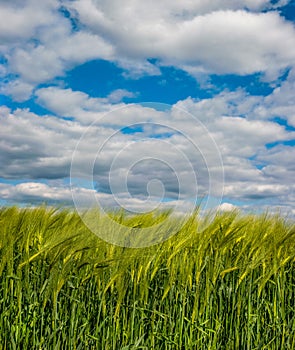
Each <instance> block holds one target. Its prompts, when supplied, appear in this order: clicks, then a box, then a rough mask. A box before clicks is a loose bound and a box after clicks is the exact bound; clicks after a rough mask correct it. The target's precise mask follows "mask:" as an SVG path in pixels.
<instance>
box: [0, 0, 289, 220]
mask: <svg viewBox="0 0 295 350" xmlns="http://www.w3.org/2000/svg"><path fill="white" fill-rule="evenodd" d="M294 95H295V2H294V0H291V1H288V0H277V1H269V0H244V1H242V0H222V1H221V0H210V1H203V0H184V1H178V0H169V1H168V0H162V1H155V0H150V1H148V2H146V1H142V0H126V1H124V2H122V1H118V0H42V2H40V1H39V0H14V1H8V0H0V119H1V121H0V123H1V124H0V125H1V126H0V205H14V204H18V205H22V206H32V205H38V204H41V203H47V204H50V205H51V204H54V205H59V206H66V205H73V204H74V205H76V206H79V207H85V206H90V205H96V204H97V205H100V206H103V207H107V208H111V207H116V208H117V207H121V208H124V209H126V210H128V211H131V212H146V211H148V210H152V209H155V208H157V207H161V206H172V207H173V208H174V209H175V210H179V211H183V210H188V209H187V208H192V207H193V206H194V205H195V204H196V203H197V204H202V206H203V207H204V208H205V209H212V208H219V209H222V210H231V209H233V208H235V207H239V208H241V209H242V210H246V211H254V212H260V211H264V210H268V211H277V210H280V211H281V212H284V213H287V214H288V215H294V214H295V194H294V187H295V186H294V180H293V179H294V175H295V98H294Z"/></svg>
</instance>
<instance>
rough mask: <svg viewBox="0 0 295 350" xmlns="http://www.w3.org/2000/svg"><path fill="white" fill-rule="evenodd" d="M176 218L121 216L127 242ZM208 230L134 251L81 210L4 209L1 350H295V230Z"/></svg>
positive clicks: (224, 217)
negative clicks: (104, 234) (109, 237)
mask: <svg viewBox="0 0 295 350" xmlns="http://www.w3.org/2000/svg"><path fill="white" fill-rule="evenodd" d="M167 215H168V214H167V213H165V212H158V213H149V214H143V215H137V216H128V215H124V214H123V213H122V212H118V213H113V216H114V218H115V219H116V220H117V221H118V222H120V223H122V224H124V225H125V227H126V230H125V231H126V235H132V232H133V231H132V230H134V228H135V227H138V226H139V225H140V226H143V227H145V226H146V227H148V226H149V225H151V223H152V222H153V220H161V219H163V218H164V219H165V222H166V224H165V225H166V230H169V225H170V226H173V225H175V222H174V219H170V218H167ZM103 220H104V218H103V215H99V213H98V215H97V222H98V223H99V224H100V229H101V230H103V229H104V221H103ZM204 220H207V221H208V218H206V217H201V216H200V215H199V214H198V212H197V211H196V212H195V213H193V214H192V215H191V216H190V217H189V218H188V220H187V221H186V222H185V224H184V225H183V226H182V227H181V229H180V230H179V232H178V233H177V234H175V235H173V236H171V237H170V238H169V239H167V240H165V241H163V242H161V243H160V244H156V245H152V246H149V247H145V248H128V247H121V246H116V245H112V244H109V243H107V242H105V241H104V240H102V239H101V238H99V237H98V236H97V235H95V234H94V233H92V232H91V231H90V230H89V229H88V228H87V227H86V226H85V225H84V223H83V221H82V220H81V218H80V216H79V215H78V214H77V213H76V212H74V211H71V210H66V209H53V208H49V207H43V206H41V207H38V208H34V209H32V208H18V207H3V208H1V209H0V350H14V349H24V350H26V349H30V350H31V349H36V350H37V349H38V350H41V349H42V350H45V349H48V350H51V349H52V350H53V349H54V350H58V349H73V350H74V349H75V350H76V349H77V350H78V349H81V350H84V349H98V350H100V349H102V350H119V349H120V350H127V349H129V350H131V349H148V350H150V349H155V350H162V349H163V350H164V349H165V350H166V349H197V350H198V349H200V350H203V349H204V350H208V349H211V350H215V349H220V350H221V349H232V350H237V349H241V350H243V349H245V350H246V349H247V350H255V349H261V350H262V349H265V350H268V349H273V350H280V349H283V350H287V349H289V350H293V349H295V336H294V334H295V270H294V267H295V224H294V221H292V220H289V219H287V218H286V217H283V216H280V215H279V214H278V215H270V214H267V213H265V214H260V215H254V214H253V215H252V214H241V213H239V212H238V211H232V212H226V213H216V214H215V215H214V218H213V219H212V220H210V221H208V222H207V225H205V226H204V229H202V230H199V227H201V225H202V223H204ZM166 233H167V232H165V230H164V229H163V232H161V230H159V232H158V234H159V236H161V235H163V237H165V235H166Z"/></svg>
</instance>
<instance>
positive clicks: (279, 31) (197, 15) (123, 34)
mask: <svg viewBox="0 0 295 350" xmlns="http://www.w3.org/2000/svg"><path fill="white" fill-rule="evenodd" d="M68 6H69V7H71V8H74V9H75V10H76V12H77V14H78V18H79V20H80V21H81V22H82V23H83V24H84V25H86V26H88V28H89V30H91V31H92V32H93V33H96V34H98V35H103V36H104V37H106V38H108V40H109V41H110V42H111V43H112V45H113V47H114V48H115V49H116V52H117V57H120V58H123V59H128V58H129V59H133V60H135V59H137V60H140V61H143V60H144V59H146V58H151V57H152V58H157V59H159V60H160V61H161V62H162V63H161V64H163V65H166V64H167V65H175V66H178V67H180V68H183V69H185V70H187V71H188V72H190V73H192V74H194V75H196V74H200V73H208V74H209V73H217V74H226V73H237V74H242V75H243V74H252V73H255V72H265V73H266V74H267V76H268V78H269V79H274V78H276V77H277V76H278V74H279V73H280V71H281V70H282V69H285V68H286V67H288V66H289V65H293V64H294V61H295V49H294V47H295V30H294V26H293V25H292V24H291V23H288V22H287V21H285V20H284V19H283V18H282V17H280V16H279V14H278V13H276V12H267V13H259V12H249V10H250V11H258V10H262V9H266V8H269V7H270V6H271V5H270V2H269V1H259V2H257V1H246V2H245V1H241V2H239V1H212V2H210V3H209V2H200V1H197V2H192V1H186V2H181V3H179V2H176V1H169V2H166V1H165V2H159V1H157V2H156V1H151V2H149V3H148V4H147V3H145V4H144V5H143V3H142V2H140V1H132V2H131V1H129V2H128V6H127V5H126V4H125V6H124V7H123V8H122V6H120V4H119V3H118V2H117V1H101V2H99V4H98V3H96V2H95V1H91V0H87V1H84V0H83V1H81V0H76V1H73V2H68ZM245 8H247V9H248V11H245ZM120 58H119V59H118V60H119V61H120ZM217 58H218V59H217Z"/></svg>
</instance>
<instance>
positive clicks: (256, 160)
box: [0, 87, 295, 207]
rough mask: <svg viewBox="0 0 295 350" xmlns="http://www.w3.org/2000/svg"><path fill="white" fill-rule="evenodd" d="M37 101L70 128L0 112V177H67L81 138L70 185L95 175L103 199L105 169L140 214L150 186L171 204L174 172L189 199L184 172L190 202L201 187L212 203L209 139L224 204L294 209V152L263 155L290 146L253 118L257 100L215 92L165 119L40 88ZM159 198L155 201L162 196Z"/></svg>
mask: <svg viewBox="0 0 295 350" xmlns="http://www.w3.org/2000/svg"><path fill="white" fill-rule="evenodd" d="M36 94H37V97H38V101H39V102H40V103H42V105H43V106H44V107H46V108H47V109H49V110H52V111H54V112H55V113H57V114H58V115H60V116H64V115H66V116H72V117H73V118H74V119H73V121H66V120H62V119H60V118H57V117H53V116H42V117H40V116H38V115H36V114H33V113H30V112H29V111H27V110H16V111H15V112H12V111H10V110H9V109H7V108H2V109H1V111H2V112H1V115H2V117H1V132H0V133H1V142H0V154H1V164H2V168H1V174H0V176H1V177H4V178H11V179H19V180H21V179H23V178H26V179H32V180H34V181H36V180H38V179H43V178H47V179H65V178H68V177H69V175H70V164H71V160H72V156H73V152H74V150H75V147H76V146H77V142H78V141H79V139H80V137H81V136H82V135H83V134H84V139H81V142H82V143H81V142H80V144H79V147H78V149H77V150H76V153H75V154H76V158H75V159H76V173H75V175H77V176H76V177H77V181H78V178H79V177H81V178H82V179H83V178H84V179H85V181H90V182H92V181H93V179H92V174H93V166H94V174H95V176H94V181H95V186H97V189H98V191H100V192H101V191H102V192H103V193H104V194H105V195H107V194H108V193H109V192H110V191H111V188H110V177H109V175H110V169H111V168H110V167H111V165H112V163H113V168H112V172H111V174H112V181H113V184H112V186H114V187H113V188H115V192H117V193H116V194H117V195H118V196H121V197H120V198H121V201H123V202H124V203H129V204H128V205H130V206H132V205H133V204H134V205H135V202H136V201H138V200H139V201H143V202H142V205H143V203H144V200H146V199H147V194H148V192H147V190H148V187H149V182H150V181H151V180H153V179H158V180H160V181H162V182H163V184H164V188H165V191H166V192H165V196H166V197H169V198H171V199H173V201H175V198H177V196H178V194H179V184H178V183H177V181H176V180H177V178H175V175H173V169H174V171H175V172H176V174H177V177H178V180H180V179H184V180H183V181H182V183H183V184H184V185H183V186H182V190H181V191H182V192H181V193H182V194H181V196H180V199H184V198H185V196H187V195H189V194H192V193H194V190H195V187H194V186H195V184H194V181H193V179H192V177H191V175H190V172H189V171H190V170H189V168H188V167H187V164H191V166H192V167H193V169H195V174H196V175H197V181H198V183H197V186H198V198H199V199H200V197H201V196H205V195H206V193H208V189H209V186H211V195H212V196H217V197H218V196H220V195H221V192H222V178H221V177H220V170H221V169H220V165H218V154H217V153H216V152H217V151H216V148H214V147H213V146H212V144H211V143H212V140H211V137H213V138H214V139H215V141H216V142H217V145H218V147H219V149H220V150H221V152H222V157H223V165H224V171H225V195H226V197H227V199H235V200H239V201H242V202H243V201H244V202H245V203H247V202H251V201H257V200H258V201H264V200H267V201H269V202H276V203H281V204H282V203H288V204H286V205H288V206H289V207H292V206H293V205H294V201H293V199H292V197H290V196H291V192H290V188H292V186H293V178H294V171H295V169H294V167H293V166H292V164H293V163H294V164H295V160H294V162H292V159H293V156H294V151H293V148H292V147H290V146H285V145H284V144H278V146H275V147H273V148H271V149H267V148H266V146H265V145H266V144H268V143H276V142H277V143H280V142H281V141H286V140H290V139H292V138H294V133H293V132H292V131H288V130H286V129H285V128H284V127H283V126H281V125H278V124H277V123H275V122H272V121H269V120H263V119H261V120H256V119H254V117H255V110H256V109H257V108H258V107H259V106H260V105H264V103H265V101H264V97H262V96H261V97H254V98H253V97H251V96H248V95H247V94H245V92H243V91H242V90H240V91H237V92H236V93H230V92H223V93H221V94H220V95H217V96H215V97H213V98H211V99H207V100H201V101H198V100H194V99H191V98H189V99H187V100H184V101H180V102H179V103H177V104H176V105H175V106H173V108H172V110H171V111H170V112H169V111H158V110H155V109H154V108H153V106H152V105H150V106H149V107H143V106H140V105H128V104H123V103H121V104H114V103H113V104H110V102H109V99H112V97H111V98H110V97H109V99H108V98H102V99H98V98H91V97H90V96H88V95H87V94H85V93H82V92H80V91H73V90H71V89H62V88H58V87H50V88H43V89H39V90H37V91H36ZM126 94H127V95H129V94H128V93H127V92H122V91H119V92H118V95H120V97H122V96H124V95H126ZM130 96H131V95H130ZM69 107H70V108H69ZM186 107H187V109H188V110H189V111H190V113H192V114H193V115H194V117H187V115H186V114H184V112H183V111H182V110H181V109H186ZM179 108H180V109H179ZM269 108H270V110H271V107H269ZM239 114H246V115H247V116H248V115H249V118H248V117H247V118H242V117H240V116H239ZM271 117H272V115H271V114H270V118H271ZM194 118H195V119H194ZM198 120H200V121H201V122H203V123H204V124H205V125H206V127H207V130H208V131H206V130H205V129H204V128H202V127H201V124H199V122H198ZM90 123H93V124H92V125H90ZM133 123H135V124H136V123H143V124H141V129H138V125H137V126H136V125H135V129H134V130H132V128H131V129H130V131H127V132H124V133H122V132H121V131H120V129H121V128H122V127H125V126H128V125H129V124H131V127H132V124H133ZM165 125H166V126H165ZM167 126H168V127H167ZM171 128H172V129H171ZM173 129H174V131H173ZM189 138H190V139H191V140H193V142H194V145H193V144H191V141H190V140H189ZM163 142H164V143H163ZM165 142H167V144H166V143H165ZM101 147H102V148H101ZM167 147H168V148H167ZM99 150H100V151H99ZM182 154H185V156H186V157H187V158H183V155H182ZM148 157H149V158H150V159H148ZM169 165H170V166H172V171H171V169H169ZM218 167H219V168H218ZM208 169H209V170H210V172H211V175H210V176H212V179H211V180H212V181H213V182H211V184H210V181H209V172H208ZM125 178H126V179H127V180H128V181H129V182H128V181H127V182H128V186H129V187H128V189H129V191H130V194H128V193H127V192H128V190H126V187H124V186H125V185H124V181H125V180H124V179H125ZM122 181H123V182H122ZM77 185H79V181H78V182H77ZM81 185H82V186H83V181H82V183H81ZM122 186H123V187H122ZM152 188H153V187H152ZM155 188H156V190H155V191H156V192H157V191H158V190H157V187H155ZM158 192H159V195H160V194H161V193H160V192H161V191H160V190H159V191H158ZM130 195H131V197H130ZM133 199H134V200H135V202H132V200H133ZM132 203H133V204H132ZM136 203H137V202H136ZM292 203H293V204H292ZM217 204H218V203H217ZM217 204H216V205H217Z"/></svg>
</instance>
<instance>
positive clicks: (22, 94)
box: [0, 80, 34, 102]
mask: <svg viewBox="0 0 295 350" xmlns="http://www.w3.org/2000/svg"><path fill="white" fill-rule="evenodd" d="M33 88H34V86H33V85H32V84H28V83H25V82H23V81H22V80H11V81H9V82H8V83H6V84H5V83H4V84H2V85H0V93H2V94H3V95H8V96H11V97H12V98H13V99H14V101H16V102H23V101H26V100H28V99H29V98H30V97H31V95H32V92H33Z"/></svg>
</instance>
